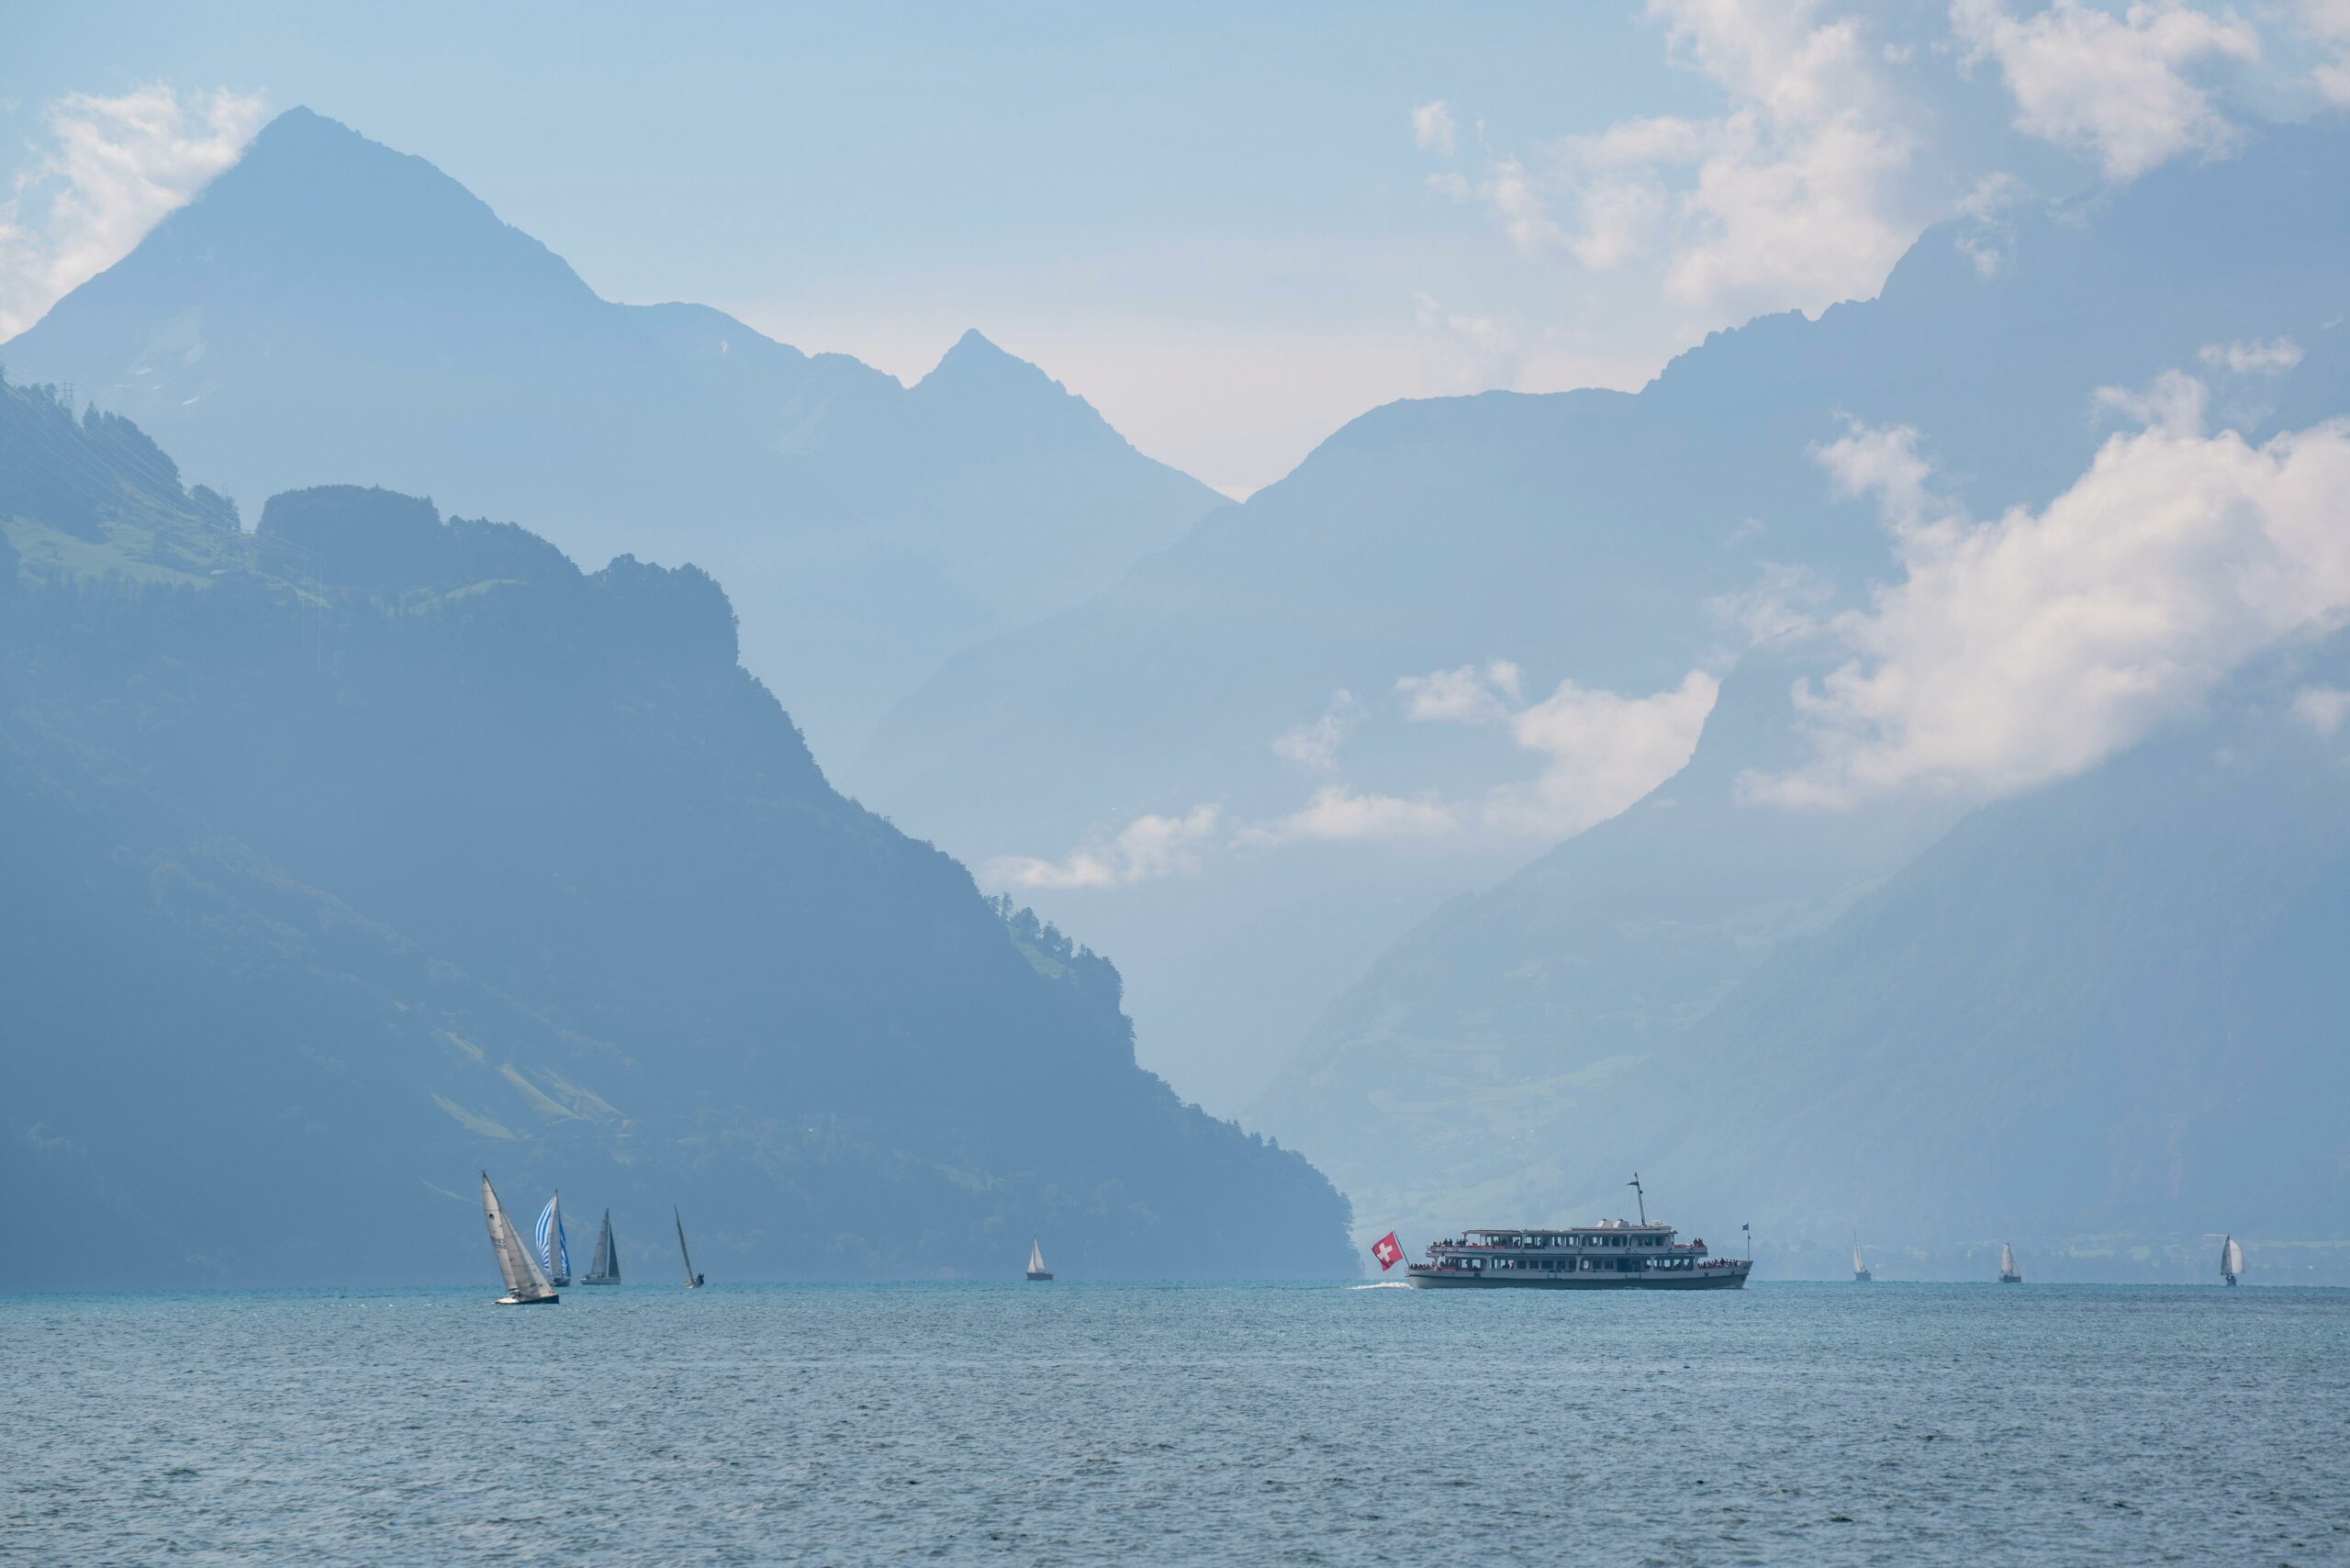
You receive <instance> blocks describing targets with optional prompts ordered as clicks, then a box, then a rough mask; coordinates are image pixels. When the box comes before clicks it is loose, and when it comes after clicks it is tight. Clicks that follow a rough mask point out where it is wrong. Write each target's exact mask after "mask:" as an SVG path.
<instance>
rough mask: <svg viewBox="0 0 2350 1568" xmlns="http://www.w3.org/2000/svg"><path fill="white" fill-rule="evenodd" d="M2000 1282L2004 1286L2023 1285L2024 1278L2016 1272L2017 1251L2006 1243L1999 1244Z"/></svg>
mask: <svg viewBox="0 0 2350 1568" xmlns="http://www.w3.org/2000/svg"><path fill="white" fill-rule="evenodd" d="M1999 1282H2000V1283H2001V1284H2003V1285H2020V1284H2021V1283H2023V1276H2022V1275H2021V1274H2020V1273H2018V1272H2016V1249H2014V1248H2012V1247H2010V1246H2009V1245H2008V1244H2007V1243H2006V1242H2004V1241H2002V1242H2000V1243H1999Z"/></svg>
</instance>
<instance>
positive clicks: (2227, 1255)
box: [2220, 1236, 2244, 1285]
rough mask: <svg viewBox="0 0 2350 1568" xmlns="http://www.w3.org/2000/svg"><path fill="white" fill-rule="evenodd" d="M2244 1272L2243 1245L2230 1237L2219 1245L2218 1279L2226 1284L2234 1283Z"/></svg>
mask: <svg viewBox="0 0 2350 1568" xmlns="http://www.w3.org/2000/svg"><path fill="white" fill-rule="evenodd" d="M2243 1272H2244V1243H2243V1242H2241V1241H2238V1240H2237V1239H2236V1238H2234V1237H2233V1236H2231V1237H2229V1238H2227V1239H2226V1240H2224V1241H2222V1242H2221V1243H2220V1278H2221V1280H2222V1281H2224V1282H2226V1283H2228V1284H2231V1285H2233V1284H2234V1283H2235V1282H2236V1276H2237V1275H2238V1274H2241V1273H2243Z"/></svg>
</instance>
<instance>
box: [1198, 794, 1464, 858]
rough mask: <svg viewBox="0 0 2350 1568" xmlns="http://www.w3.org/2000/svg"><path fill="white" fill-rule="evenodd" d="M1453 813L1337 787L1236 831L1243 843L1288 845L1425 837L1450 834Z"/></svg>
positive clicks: (1431, 802) (1424, 800)
mask: <svg viewBox="0 0 2350 1568" xmlns="http://www.w3.org/2000/svg"><path fill="white" fill-rule="evenodd" d="M1455 825H1456V823H1455V819H1454V817H1453V813H1452V809H1451V808H1450V807H1449V806H1447V805H1445V804H1444V803H1443V802H1442V801H1438V800H1435V799H1433V798H1431V797H1425V796H1424V797H1421V798H1418V799H1415V800H1406V799H1404V798H1403V797H1402V796H1398V795H1359V794H1356V793H1355V792H1354V791H1353V790H1349V789H1348V788H1347V787H1346V786H1344V785H1342V784H1332V785H1326V786H1325V787H1323V788H1322V789H1319V790H1315V792H1314V798H1313V800H1311V801H1308V802H1306V805H1305V807H1304V810H1302V811H1298V812H1292V813H1291V814H1290V815H1288V816H1285V817H1281V818H1278V819H1276V820H1275V821H1272V822H1270V823H1256V824H1254V825H1252V826H1249V827H1247V828H1244V829H1242V830H1241V832H1240V834H1239V837H1240V839H1241V841H1242V842H1243V843H1248V844H1266V845H1270V844H1290V843H1294V842H1296V841H1298V840H1300V839H1312V840H1317V841H1320V842H1324V843H1346V842H1353V841H1357V840H1364V839H1396V838H1427V837H1431V836H1433V835H1435V834H1442V833H1449V832H1451V831H1452V829H1453V827H1454V826H1455Z"/></svg>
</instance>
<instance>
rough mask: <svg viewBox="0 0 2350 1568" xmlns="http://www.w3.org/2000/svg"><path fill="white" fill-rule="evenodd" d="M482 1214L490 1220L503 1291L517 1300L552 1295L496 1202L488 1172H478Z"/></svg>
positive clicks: (491, 1246)
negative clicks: (479, 1174) (504, 1287)
mask: <svg viewBox="0 0 2350 1568" xmlns="http://www.w3.org/2000/svg"><path fill="white" fill-rule="evenodd" d="M481 1209H482V1215H483V1217H484V1218H485V1219H487V1221H488V1222H489V1249H490V1250H491V1251H492V1252H494V1253H496V1254H497V1255H498V1275H499V1277H500V1278H502V1279H504V1280H505V1282H506V1294H508V1295H510V1296H512V1297H514V1298H515V1299H516V1300H518V1301H535V1300H537V1299H538V1298H539V1297H541V1296H549V1295H553V1294H554V1285H553V1284H552V1283H550V1282H548V1280H547V1277H546V1274H545V1272H544V1271H542V1270H541V1269H540V1267H539V1260H537V1259H536V1258H533V1257H532V1256H531V1249H529V1248H528V1247H525V1246H523V1245H522V1238H521V1237H520V1236H519V1235H517V1234H516V1233H515V1230H514V1224H513V1222H512V1221H511V1220H509V1219H508V1218H507V1217H506V1205H505V1204H501V1203H499V1202H498V1191H497V1189H496V1188H494V1187H492V1186H491V1185H490V1184H489V1172H488V1171H487V1170H485V1171H483V1172H482V1175H481Z"/></svg>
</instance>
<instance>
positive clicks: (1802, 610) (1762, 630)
mask: <svg viewBox="0 0 2350 1568" xmlns="http://www.w3.org/2000/svg"><path fill="white" fill-rule="evenodd" d="M1835 594H1836V590H1835V588H1834V586H1833V585H1832V584H1830V582H1829V580H1828V579H1827V578H1826V577H1822V576H1820V575H1819V573H1818V572H1817V571H1814V570H1813V569H1812V568H1811V567H1809V566H1804V565H1802V564H1800V563H1791V562H1785V561H1765V562H1763V563H1762V570H1761V572H1760V573H1759V574H1758V575H1757V577H1756V579H1755V582H1754V585H1753V586H1752V587H1751V588H1744V589H1741V590H1740V591H1739V592H1737V593H1726V594H1718V595H1717V596H1715V597H1714V598H1712V599H1707V601H1706V610H1707V613H1708V614H1710V615H1712V616H1713V618H1714V619H1715V620H1716V621H1718V622H1723V623H1724V624H1726V625H1729V626H1735V627H1737V628H1738V629H1739V630H1740V631H1741V632H1743V633H1746V640H1747V641H1748V642H1749V643H1762V642H1766V641H1768V640H1769V639H1771V638H1773V637H1779V636H1784V635H1785V634H1786V633H1791V632H1800V631H1805V630H1807V629H1809V628H1811V627H1813V626H1815V625H1817V624H1818V616H1819V612H1820V611H1821V610H1823V609H1825V608H1826V607H1827V605H1828V603H1829V602H1830V600H1831V599H1834V598H1835Z"/></svg>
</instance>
